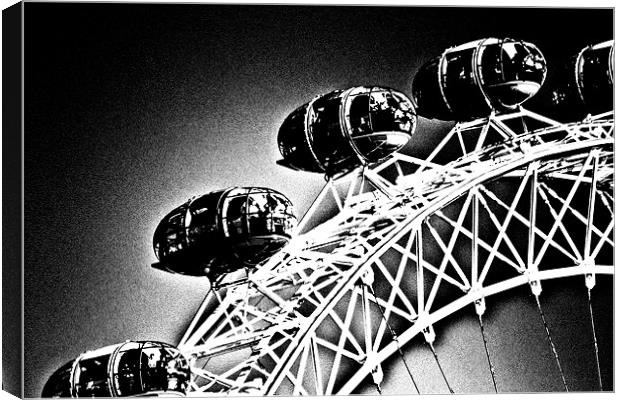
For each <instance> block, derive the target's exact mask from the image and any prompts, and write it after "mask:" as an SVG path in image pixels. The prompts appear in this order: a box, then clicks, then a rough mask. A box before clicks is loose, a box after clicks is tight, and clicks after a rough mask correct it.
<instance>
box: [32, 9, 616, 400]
mask: <svg viewBox="0 0 620 400" xmlns="http://www.w3.org/2000/svg"><path fill="white" fill-rule="evenodd" d="M612 19H613V13H612V11H611V10H585V9H581V10H568V9H484V8H470V9H455V8H420V7H408V8H402V7H389V8H378V7H324V6H321V7H317V6H315V7H310V6H260V7H258V6H253V7H250V6H214V5H162V4H157V5H148V4H92V3H91V4H60V3H26V5H25V51H26V53H25V182H26V183H25V265H26V268H25V277H24V279H25V346H26V351H25V391H26V396H29V397H32V396H38V395H40V392H41V388H42V385H43V383H44V382H45V380H46V379H47V377H48V376H49V375H50V374H51V373H52V372H53V371H54V370H55V369H56V368H58V367H59V366H60V365H61V364H62V363H64V362H66V361H67V360H69V359H71V358H74V357H76V356H77V355H78V354H79V353H81V352H82V351H85V350H88V349H94V348H98V347H101V346H105V345H107V344H112V343H118V342H122V341H124V340H126V339H136V340H144V339H156V340H162V341H166V342H170V343H176V342H177V341H178V339H179V338H180V335H181V333H182V331H183V329H184V328H185V327H186V324H187V323H188V319H189V318H190V316H191V315H192V314H193V312H194V311H195V308H196V307H197V306H198V304H199V301H200V300H201V299H202V297H203V296H204V294H205V292H206V290H207V288H208V283H207V282H206V281H205V280H200V279H192V278H189V277H179V276H173V275H170V274H166V273H163V272H161V271H158V270H154V269H151V268H149V265H150V263H152V262H154V261H155V257H154V255H153V252H152V247H151V239H152V233H153V231H154V228H155V226H156V225H157V223H158V222H159V219H160V218H161V217H162V216H163V215H164V214H165V213H166V212H167V211H168V210H170V209H172V208H173V207H175V206H177V205H179V204H181V203H182V202H184V201H185V200H187V199H188V198H189V197H191V196H194V195H198V194H202V193H206V192H208V191H211V190H215V189H219V188H224V187H229V186H233V185H246V186H247V185H257V186H269V187H273V188H274V189H276V190H279V191H281V192H283V193H284V194H286V195H287V196H289V197H290V198H291V199H292V200H293V202H294V203H295V204H296V210H297V213H298V215H301V214H302V212H303V211H304V210H305V209H306V208H307V207H308V206H309V203H310V201H311V200H312V198H313V197H314V196H315V195H316V194H317V193H318V190H319V189H320V187H321V186H322V184H323V177H321V176H318V175H312V174H308V173H301V172H293V171H289V170H286V169H284V168H282V167H279V166H277V165H276V164H275V161H276V160H277V159H278V158H279V153H278V149H277V144H276V135H277V130H278V128H279V125H280V123H281V122H282V121H283V119H284V118H285V117H286V115H287V114H288V113H289V112H290V111H292V110H293V109H295V108H296V107H297V106H299V105H301V104H303V103H305V102H307V101H308V100H310V99H311V98H312V97H313V96H315V95H317V94H319V93H323V92H327V91H330V90H333V89H337V88H346V87H349V86H352V85H373V84H378V85H382V86H389V87H393V88H395V89H399V90H401V91H403V92H405V93H406V94H407V95H408V96H411V90H410V85H411V80H412V78H413V75H414V73H415V71H416V69H417V68H418V67H419V66H420V65H421V64H422V63H423V62H424V61H426V60H427V59H429V58H431V57H433V56H436V55H438V54H440V53H441V52H442V50H443V49H444V48H446V47H449V46H453V45H457V44H460V43H465V42H467V41H471V40H475V39H479V38H483V37H514V38H519V39H523V40H526V41H531V42H534V43H536V44H537V45H538V46H539V48H540V49H541V50H542V52H543V53H544V54H545V56H546V58H547V60H548V63H549V64H550V65H551V64H552V63H553V62H554V61H557V60H560V59H562V58H565V57H568V56H569V55H572V54H574V53H576V52H577V51H578V50H579V49H581V48H582V47H583V46H585V45H588V44H594V43H598V42H601V41H604V40H609V39H611V38H612V36H613V20H612ZM421 125H422V128H423V129H422V130H421V131H420V132H419V133H418V134H417V139H416V138H414V140H413V141H412V143H410V144H409V145H408V148H407V149H408V151H410V152H412V153H418V154H419V153H422V152H424V151H425V150H427V149H428V143H430V142H431V141H432V140H431V139H432V136H433V134H434V131H433V128H434V127H435V125H434V124H431V123H429V122H428V121H422V122H421ZM425 138H426V139H428V140H425Z"/></svg>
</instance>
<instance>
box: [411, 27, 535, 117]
mask: <svg viewBox="0 0 620 400" xmlns="http://www.w3.org/2000/svg"><path fill="white" fill-rule="evenodd" d="M546 73H547V67H546V63H545V59H544V57H543V55H542V53H541V52H540V50H538V48H537V47H536V46H534V45H533V44H531V43H526V42H523V41H517V40H513V39H495V38H489V39H483V40H477V41H474V42H469V43H466V44H463V45H461V46H457V47H453V48H450V49H447V50H446V51H445V52H444V53H443V54H442V55H441V56H440V57H437V58H435V59H433V60H431V61H429V62H428V63H426V64H425V65H423V66H422V68H421V69H420V71H419V72H418V73H417V74H416V76H415V78H414V80H413V85H412V91H413V102H414V104H415V107H416V112H417V113H418V114H419V115H421V116H423V117H426V118H437V119H443V120H457V121H467V120H471V119H475V118H480V117H484V116H487V115H488V114H489V113H490V112H492V111H498V112H502V111H511V110H514V109H516V108H517V107H518V106H519V105H520V104H522V103H523V102H525V101H526V100H528V99H529V98H531V97H532V96H534V94H536V92H537V91H538V90H539V89H540V87H541V86H542V84H543V82H544V80H545V77H546Z"/></svg>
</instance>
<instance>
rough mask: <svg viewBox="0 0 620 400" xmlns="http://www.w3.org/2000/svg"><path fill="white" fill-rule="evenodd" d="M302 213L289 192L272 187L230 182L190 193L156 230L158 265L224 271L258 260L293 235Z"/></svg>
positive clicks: (202, 272) (214, 273) (213, 274)
mask: <svg viewBox="0 0 620 400" xmlns="http://www.w3.org/2000/svg"><path fill="white" fill-rule="evenodd" d="M296 224H297V219H296V217H295V215H294V212H293V205H292V203H291V202H290V200H289V199H287V198H286V197H285V196H284V195H283V194H281V193H279V192H277V191H275V190H272V189H267V188H257V187H247V188H229V189H225V190H220V191H215V192H211V193H207V194H205V195H203V196H199V197H196V198H193V199H190V200H189V201H187V202H186V203H184V204H183V205H181V206H179V207H177V208H175V209H174V210H172V211H171V212H170V213H169V214H168V215H166V216H165V217H164V218H163V220H162V221H161V222H160V224H159V225H158V227H157V229H156V230H155V234H154V237H153V247H154V250H155V255H156V256H157V258H158V259H159V262H158V263H155V264H153V267H155V268H158V269H163V270H166V271H169V272H174V273H179V274H185V275H193V276H208V277H210V278H211V279H215V278H217V277H218V276H220V275H222V274H224V273H227V272H230V271H234V270H236V269H239V268H241V267H244V266H254V265H256V264H257V263H259V262H260V261H263V260H264V259H266V258H267V257H269V256H271V255H272V254H274V253H275V252H276V251H278V250H279V249H280V248H281V247H282V246H284V245H285V244H286V243H287V242H288V241H289V239H290V238H291V234H292V231H293V229H294V228H295V226H296Z"/></svg>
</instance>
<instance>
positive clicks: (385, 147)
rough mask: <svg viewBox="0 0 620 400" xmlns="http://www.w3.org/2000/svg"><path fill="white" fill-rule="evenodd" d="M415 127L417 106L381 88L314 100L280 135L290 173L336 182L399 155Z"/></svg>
mask: <svg viewBox="0 0 620 400" xmlns="http://www.w3.org/2000/svg"><path fill="white" fill-rule="evenodd" d="M415 126H416V115H415V112H414V109H413V104H412V103H411V101H410V100H409V99H408V98H407V96H405V95H404V94H403V93H400V92H398V91H396V90H394V89H389V88H382V87H365V86H359V87H353V88H350V89H347V90H336V91H333V92H330V93H327V94H324V95H321V96H318V97H316V98H314V99H313V100H312V101H310V102H308V103H306V104H304V105H302V106H301V107H299V108H297V109H296V110H295V111H293V112H292V113H291V114H290V115H289V116H288V117H287V118H286V119H285V120H284V122H283V123H282V126H281V127H280V131H279V132H278V145H279V148H280V153H281V154H282V156H283V158H284V159H283V160H280V161H278V163H279V164H281V165H284V166H286V167H289V168H292V169H296V170H302V171H308V172H318V173H324V174H326V175H328V176H334V175H337V174H341V173H346V172H347V171H349V170H351V169H353V168H355V167H357V166H360V165H363V164H367V163H374V162H379V161H381V160H383V159H385V158H386V157H388V156H389V155H390V154H391V153H393V152H395V151H398V150H399V149H401V148H402V147H403V146H404V145H405V144H406V143H407V142H408V141H409V139H410V138H411V136H412V134H413V131H414V129H415Z"/></svg>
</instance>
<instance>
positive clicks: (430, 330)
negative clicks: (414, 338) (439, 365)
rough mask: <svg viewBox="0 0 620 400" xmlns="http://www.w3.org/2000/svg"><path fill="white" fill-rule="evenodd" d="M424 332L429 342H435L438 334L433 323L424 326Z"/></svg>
mask: <svg viewBox="0 0 620 400" xmlns="http://www.w3.org/2000/svg"><path fill="white" fill-rule="evenodd" d="M422 333H423V334H424V339H425V340H426V342H427V343H429V344H432V343H433V342H435V338H436V337H437V335H435V330H434V329H433V326H432V325H429V326H427V327H426V328H424V329H423V330H422Z"/></svg>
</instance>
